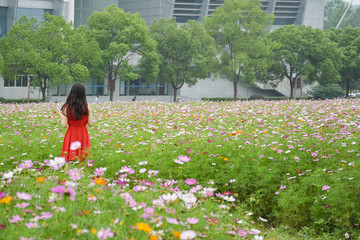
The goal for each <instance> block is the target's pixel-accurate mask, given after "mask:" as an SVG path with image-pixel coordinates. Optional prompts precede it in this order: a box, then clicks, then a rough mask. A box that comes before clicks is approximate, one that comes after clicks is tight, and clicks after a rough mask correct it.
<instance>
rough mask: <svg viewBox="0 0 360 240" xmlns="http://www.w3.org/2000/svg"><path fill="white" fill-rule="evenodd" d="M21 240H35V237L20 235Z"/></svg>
mask: <svg viewBox="0 0 360 240" xmlns="http://www.w3.org/2000/svg"><path fill="white" fill-rule="evenodd" d="M20 240H34V238H33V237H30V238H26V237H20Z"/></svg>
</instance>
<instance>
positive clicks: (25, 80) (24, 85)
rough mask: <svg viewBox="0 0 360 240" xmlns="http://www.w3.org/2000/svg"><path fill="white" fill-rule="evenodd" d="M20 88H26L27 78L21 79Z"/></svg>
mask: <svg viewBox="0 0 360 240" xmlns="http://www.w3.org/2000/svg"><path fill="white" fill-rule="evenodd" d="M22 86H23V87H27V76H23V78H22Z"/></svg>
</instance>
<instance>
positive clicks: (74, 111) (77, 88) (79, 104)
mask: <svg viewBox="0 0 360 240" xmlns="http://www.w3.org/2000/svg"><path fill="white" fill-rule="evenodd" d="M66 107H67V109H66ZM61 111H62V112H63V113H64V114H66V115H67V116H68V117H70V118H72V119H74V120H75V121H76V120H79V119H81V118H83V117H85V116H86V115H88V107H87V102H86V89H85V86H84V85H83V84H81V83H75V84H74V85H73V86H72V88H71V90H70V93H69V95H68V97H67V99H66V102H65V103H64V105H63V106H62V107H61Z"/></svg>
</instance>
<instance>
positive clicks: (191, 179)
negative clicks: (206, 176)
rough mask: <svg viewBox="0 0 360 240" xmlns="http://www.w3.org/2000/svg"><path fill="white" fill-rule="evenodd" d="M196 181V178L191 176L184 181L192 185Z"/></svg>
mask: <svg viewBox="0 0 360 240" xmlns="http://www.w3.org/2000/svg"><path fill="white" fill-rule="evenodd" d="M196 182H197V181H196V179H193V178H189V179H186V180H185V181H184V183H186V184H187V185H190V186H191V185H194V184H195V183H196Z"/></svg>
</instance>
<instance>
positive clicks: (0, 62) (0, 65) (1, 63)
mask: <svg viewBox="0 0 360 240" xmlns="http://www.w3.org/2000/svg"><path fill="white" fill-rule="evenodd" d="M0 43H1V42H0ZM3 69H4V58H3V56H2V55H1V54H0V74H2V72H3Z"/></svg>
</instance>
